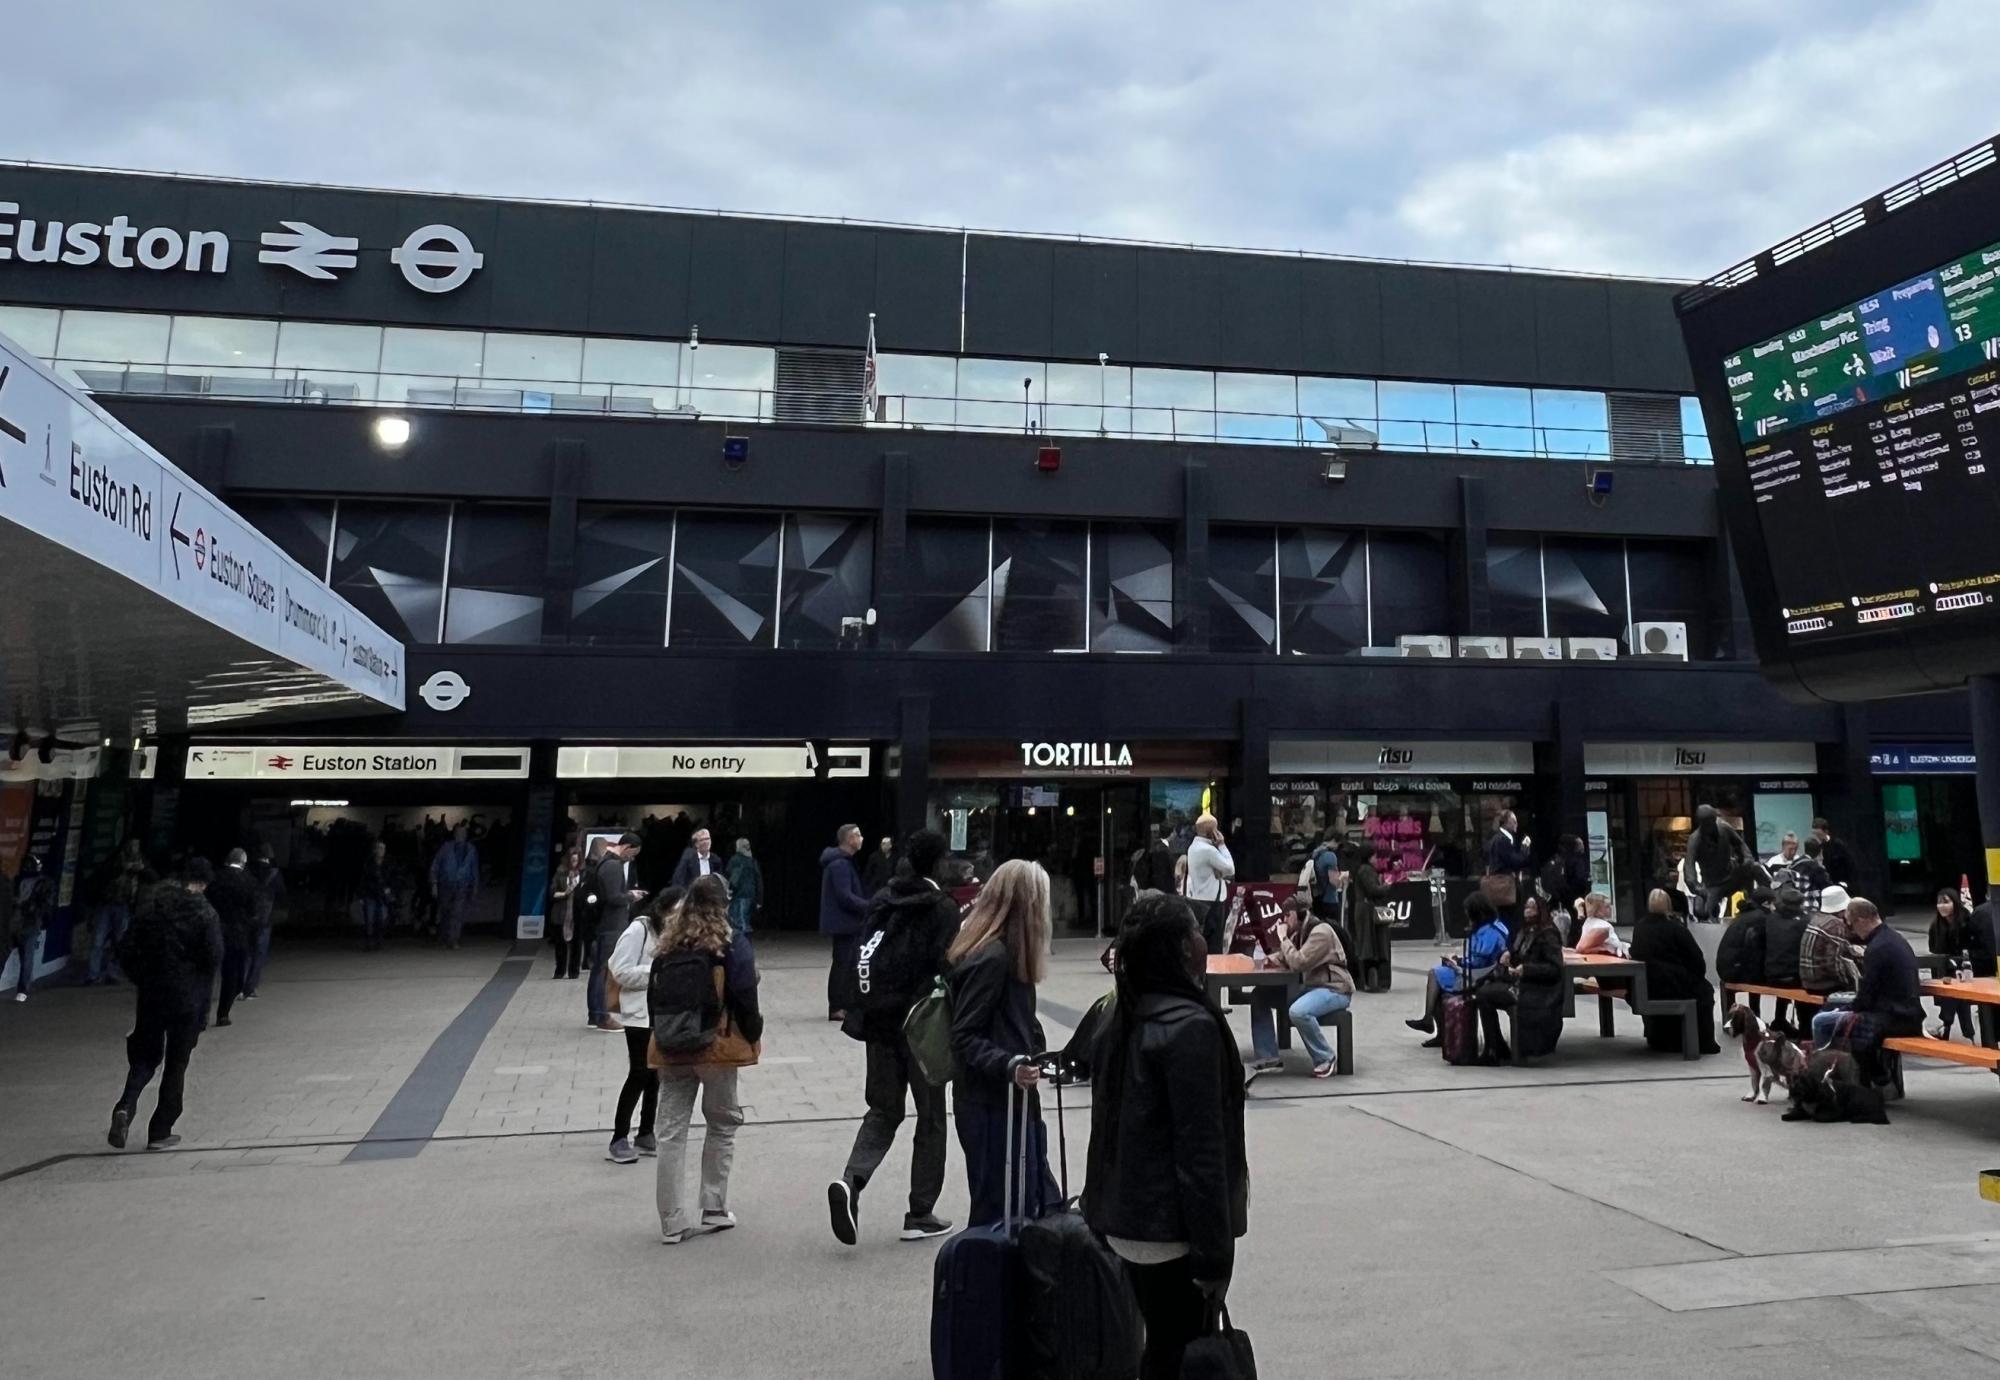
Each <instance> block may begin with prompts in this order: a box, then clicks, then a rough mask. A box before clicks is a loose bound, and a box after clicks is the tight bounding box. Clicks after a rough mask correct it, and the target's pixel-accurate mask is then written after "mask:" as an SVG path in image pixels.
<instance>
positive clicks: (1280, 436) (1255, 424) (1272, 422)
mask: <svg viewBox="0 0 2000 1380" xmlns="http://www.w3.org/2000/svg"><path fill="white" fill-rule="evenodd" d="M1215 428H1216V439H1217V440H1219V441H1247V442H1251V443H1253V444H1258V445H1267V446H1296V445H1297V444H1299V436H1300V431H1299V419H1298V418H1297V417H1293V416H1279V415H1278V414H1276V413H1251V412H1218V413H1216V414H1215ZM1308 439H1310V440H1311V441H1312V442H1313V444H1315V445H1317V444H1319V443H1320V441H1321V437H1320V430H1319V428H1318V427H1313V428H1312V434H1311V436H1310V437H1309V438H1308Z"/></svg>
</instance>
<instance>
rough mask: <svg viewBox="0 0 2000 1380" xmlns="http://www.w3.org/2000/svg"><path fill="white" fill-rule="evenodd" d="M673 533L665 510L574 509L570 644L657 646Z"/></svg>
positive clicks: (661, 630)
mask: <svg viewBox="0 0 2000 1380" xmlns="http://www.w3.org/2000/svg"><path fill="white" fill-rule="evenodd" d="M673 535H674V515H673V513H672V511H671V510H669V509H664V508H660V509H645V508H626V507H619V508H610V507H593V506H591V505H588V504H583V505H579V506H578V509H577V521H576V582H575V587H574V588H573V589H572V590H571V591H570V601H569V640H570V641H571V642H584V643H610V644H633V645H638V646H647V647H657V646H659V645H661V642H662V640H663V639H664V638H665V637H666V628H667V559H668V554H669V552H670V550H671V548H672V545H673Z"/></svg>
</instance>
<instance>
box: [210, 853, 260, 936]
mask: <svg viewBox="0 0 2000 1380" xmlns="http://www.w3.org/2000/svg"><path fill="white" fill-rule="evenodd" d="M205 894H206V896H207V898H208V904H209V905H210V906H212V907H214V909H215V914H216V917H217V918H218V919H219V920H220V921H221V922H222V942H223V943H224V944H226V945H228V946H229V947H230V948H232V949H241V948H243V947H244V946H246V945H247V944H249V942H250V936H251V934H252V933H253V932H254V931H255V930H256V928H257V883H256V882H254V881H252V880H251V878H250V872H249V869H247V868H243V867H229V866H223V867H218V868H217V869H216V870H215V880H214V881H212V882H210V883H209V884H208V891H207V892H206V893H205Z"/></svg>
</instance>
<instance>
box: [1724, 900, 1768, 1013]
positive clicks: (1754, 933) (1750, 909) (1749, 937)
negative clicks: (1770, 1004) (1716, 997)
mask: <svg viewBox="0 0 2000 1380" xmlns="http://www.w3.org/2000/svg"><path fill="white" fill-rule="evenodd" d="M1773 899H1774V898H1773V896H1772V894H1771V890H1770V888H1769V887H1766V886H1763V885H1762V884H1757V885H1753V886H1752V887H1751V888H1750V890H1749V891H1748V892H1745V893H1743V899H1742V902H1741V904H1739V905H1738V906H1737V907H1736V912H1735V918H1734V919H1732V920H1731V921H1730V922H1729V928H1728V929H1726V930H1724V931H1723V932H1722V938H1721V939H1720V940H1719V941H1717V943H1716V947H1715V976H1716V979H1717V980H1718V981H1720V982H1724V983H1743V982H1747V983H1753V984H1755V985H1757V986H1760V987H1761V986H1763V985H1764V926H1765V925H1766V924H1768V923H1769V922H1770V918H1771V904H1772V901H1773ZM1727 1000H1728V999H1727V998H1726V997H1725V998H1724V1004H1725V1005H1726V1004H1727ZM1762 1000H1763V998H1762V997H1760V996H1759V995H1758V994H1757V993H1755V992H1752V993H1751V994H1750V1010H1751V1012H1752V1014H1757V1015H1761V1014H1762V1012H1763V1008H1762V1007H1761V1006H1760V1005H1759V1003H1760V1002H1762Z"/></svg>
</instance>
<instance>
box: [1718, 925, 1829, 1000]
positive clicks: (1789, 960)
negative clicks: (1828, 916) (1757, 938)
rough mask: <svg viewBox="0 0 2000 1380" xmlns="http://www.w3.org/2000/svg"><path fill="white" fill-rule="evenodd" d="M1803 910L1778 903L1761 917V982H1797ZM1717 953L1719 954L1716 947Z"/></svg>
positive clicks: (1782, 984)
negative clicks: (1762, 956) (1762, 951)
mask: <svg viewBox="0 0 2000 1380" xmlns="http://www.w3.org/2000/svg"><path fill="white" fill-rule="evenodd" d="M1806 923H1807V922H1806V913H1805V912H1804V911H1803V910H1791V911H1788V910H1786V909H1785V908H1784V907H1783V906H1779V907H1778V908H1777V909H1776V910H1774V911H1772V912H1771V913H1770V915H1769V916H1767V917H1766V918H1765V920H1764V982H1765V983H1767V984H1768V985H1770V986H1772V987H1797V986H1798V985H1799V945H1800V944H1802V943H1804V942H1805V937H1806ZM1716 957H1717V958H1718V959H1720V958H1721V953H1720V952H1719V951H1718V953H1717V955H1716Z"/></svg>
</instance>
